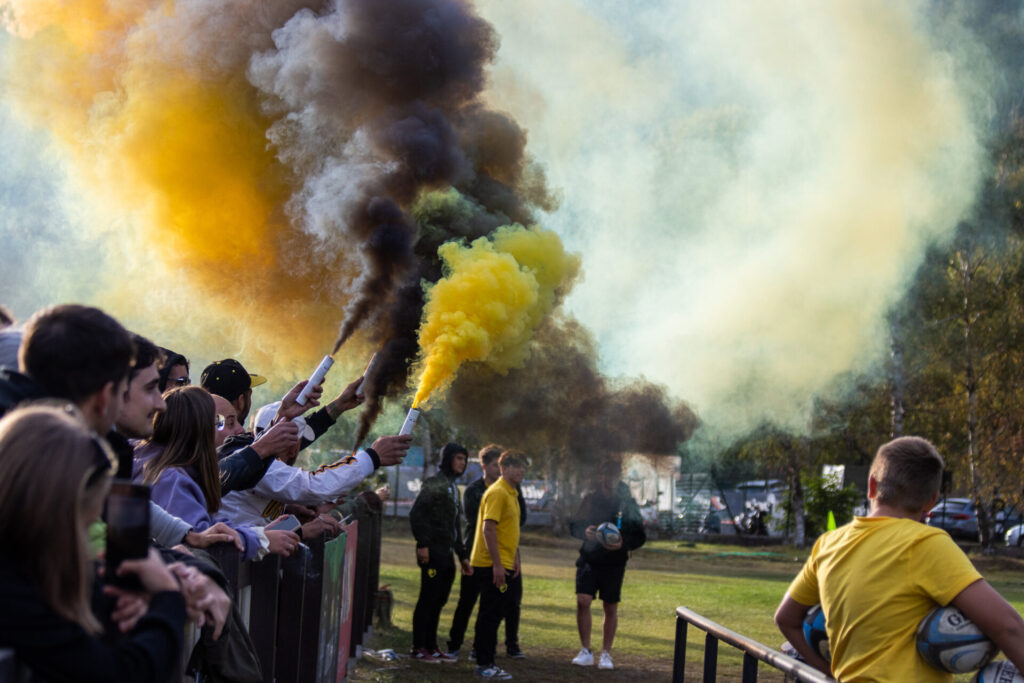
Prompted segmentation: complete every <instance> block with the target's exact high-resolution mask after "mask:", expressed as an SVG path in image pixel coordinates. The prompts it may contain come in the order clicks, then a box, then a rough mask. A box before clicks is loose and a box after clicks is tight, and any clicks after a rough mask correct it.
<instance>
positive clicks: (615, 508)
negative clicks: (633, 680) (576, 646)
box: [569, 460, 647, 670]
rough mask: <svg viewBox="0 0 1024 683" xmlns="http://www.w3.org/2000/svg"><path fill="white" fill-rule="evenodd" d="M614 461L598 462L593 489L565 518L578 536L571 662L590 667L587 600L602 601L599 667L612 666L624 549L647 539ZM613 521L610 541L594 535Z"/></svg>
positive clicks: (589, 625)
mask: <svg viewBox="0 0 1024 683" xmlns="http://www.w3.org/2000/svg"><path fill="white" fill-rule="evenodd" d="M621 474H622V470H621V467H620V466H619V463H617V462H616V461H614V460H607V461H605V462H602V463H601V465H600V467H599V468H598V473H597V482H596V486H595V488H594V490H593V491H592V492H591V493H589V494H587V495H586V496H584V498H583V501H582V502H581V503H580V507H579V509H578V510H577V511H576V515H575V518H574V519H573V520H572V521H571V522H570V523H569V529H570V531H571V532H572V535H573V536H575V537H576V538H579V539H582V540H583V544H582V545H581V546H580V556H579V559H577V560H576V627H577V628H578V629H579V633H580V651H579V653H578V654H577V655H576V656H575V657H574V658H573V660H572V663H573V664H575V665H577V666H593V665H594V653H593V651H592V650H591V648H590V633H591V628H592V618H591V614H590V605H591V603H592V602H593V601H594V598H596V597H600V598H601V602H602V604H603V606H604V622H603V625H602V641H601V647H602V650H601V656H600V659H599V660H598V663H597V668H599V669H606V670H610V669H614V668H615V665H614V664H613V663H612V654H611V653H612V643H614V642H615V631H616V629H617V628H618V625H619V602H620V601H621V599H622V597H621V596H622V580H623V578H624V577H625V575H626V562H627V561H628V560H629V551H631V550H636V549H637V548H639V547H640V546H642V545H643V544H644V542H645V541H646V540H647V535H646V533H645V532H644V521H643V518H642V517H641V515H640V507H639V506H638V505H637V504H636V501H635V500H633V497H632V496H631V495H630V493H629V488H628V487H627V486H626V485H625V484H624V483H623V482H621V481H619V477H620V476H621ZM605 522H608V523H611V524H614V525H615V526H616V528H617V529H618V530H619V532H620V538H619V540H618V541H617V542H615V543H610V544H608V545H604V544H602V543H601V541H600V540H599V539H598V537H597V528H598V526H599V525H601V524H603V523H605Z"/></svg>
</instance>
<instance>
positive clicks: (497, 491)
mask: <svg viewBox="0 0 1024 683" xmlns="http://www.w3.org/2000/svg"><path fill="white" fill-rule="evenodd" d="M487 519H490V520H493V521H495V522H496V523H497V525H498V527H497V532H498V555H499V556H500V557H501V564H502V566H504V567H505V569H508V570H510V571H511V569H512V568H513V567H515V564H516V548H518V547H519V496H518V495H517V494H516V490H515V488H514V487H513V486H512V485H511V484H509V483H508V482H507V481H505V478H504V477H499V478H498V481H496V482H494V483H493V484H491V485H490V486H489V487H488V488H487V490H486V491H484V497H483V498H482V499H481V500H480V514H478V515H477V516H476V533H474V535H473V554H472V555H471V556H470V558H469V563H470V564H471V565H473V566H474V567H490V566H492V565H493V564H494V563H493V562H492V561H491V553H490V552H488V551H487V544H486V543H484V520H487Z"/></svg>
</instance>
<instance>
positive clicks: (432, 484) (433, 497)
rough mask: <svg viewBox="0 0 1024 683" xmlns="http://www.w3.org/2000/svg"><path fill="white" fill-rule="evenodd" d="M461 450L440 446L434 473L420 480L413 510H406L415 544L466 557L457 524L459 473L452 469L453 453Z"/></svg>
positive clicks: (461, 558) (458, 517)
mask: <svg viewBox="0 0 1024 683" xmlns="http://www.w3.org/2000/svg"><path fill="white" fill-rule="evenodd" d="M464 452H465V451H464V450H460V449H458V448H448V446H445V448H444V449H442V455H441V465H440V467H439V468H438V472H437V474H435V475H434V476H432V477H428V478H427V479H426V481H424V482H423V486H422V487H421V488H420V492H419V495H417V496H416V501H415V502H414V503H413V504H412V510H410V511H409V524H410V526H412V535H413V536H414V537H415V538H416V547H417V548H430V549H431V555H433V554H435V553H439V554H444V553H448V556H449V557H451V551H452V550H454V551H455V554H456V555H458V556H459V559H460V560H465V559H468V558H469V552H468V551H467V549H466V544H465V541H464V539H463V538H462V531H461V529H460V528H459V527H460V524H459V519H460V517H461V514H462V504H461V502H460V501H459V487H458V486H457V485H456V484H455V480H456V479H458V477H459V475H458V474H456V473H455V472H453V471H452V461H453V460H454V459H455V455H456V454H457V453H464Z"/></svg>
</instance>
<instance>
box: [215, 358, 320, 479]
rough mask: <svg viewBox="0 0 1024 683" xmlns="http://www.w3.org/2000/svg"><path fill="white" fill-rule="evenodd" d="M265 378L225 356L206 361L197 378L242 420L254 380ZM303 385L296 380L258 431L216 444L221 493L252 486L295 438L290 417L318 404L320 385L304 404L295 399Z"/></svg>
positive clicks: (294, 427)
mask: <svg viewBox="0 0 1024 683" xmlns="http://www.w3.org/2000/svg"><path fill="white" fill-rule="evenodd" d="M254 381H256V383H257V384H260V383H262V382H265V381H266V380H265V379H263V378H262V377H260V376H259V375H252V374H250V373H248V372H246V371H245V368H244V367H243V366H242V364H241V363H239V362H238V361H237V360H234V359H232V358H228V359H226V360H222V361H217V362H216V363H211V364H210V365H207V366H206V368H205V369H204V370H203V374H202V379H201V381H200V383H201V386H202V387H203V389H206V390H207V391H208V392H210V393H211V394H214V395H217V396H220V397H222V398H223V399H225V400H226V401H228V403H230V404H231V407H232V408H234V410H235V419H236V420H237V421H238V422H239V423H242V424H244V423H245V418H246V417H247V416H248V414H249V409H250V407H251V405H252V403H251V401H252V387H253V382H254ZM305 386H306V382H305V380H303V381H302V382H299V383H298V384H296V385H295V386H294V387H292V389H291V390H290V391H289V392H288V393H287V394H285V396H284V398H283V399H281V407H280V408H279V409H278V413H277V415H276V416H275V419H274V424H273V425H272V426H271V427H270V429H267V430H266V431H265V432H263V433H261V434H260V435H259V439H257V438H256V436H254V435H253V434H251V433H249V432H242V433H241V434H237V435H234V436H227V437H226V438H225V439H224V440H223V443H222V444H221V445H220V446H219V447H218V448H217V458H218V464H219V467H220V472H221V494H222V495H224V494H227V493H230V492H231V491H243V490H245V489H251V488H252V487H254V486H256V484H257V483H258V482H259V481H260V479H262V478H263V475H264V474H266V471H267V468H269V467H270V464H271V463H272V462H273V459H274V458H275V457H276V456H277V455H279V454H281V453H283V452H285V450H287V449H288V448H290V447H291V446H292V444H294V443H295V441H296V440H297V439H298V434H299V430H298V426H297V425H296V424H295V423H293V422H292V421H291V418H293V417H298V416H299V415H302V413H304V412H305V411H306V410H308V409H310V408H312V407H314V406H316V405H318V404H319V398H320V394H321V393H322V391H323V388H322V387H321V386H319V385H318V386H316V387H314V388H313V389H312V390H310V392H309V398H308V400H307V401H306V404H305V405H304V406H303V405H299V404H298V403H297V402H296V400H295V399H296V397H298V395H299V392H300V391H302V389H303V387H305Z"/></svg>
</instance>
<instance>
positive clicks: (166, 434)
mask: <svg viewBox="0 0 1024 683" xmlns="http://www.w3.org/2000/svg"><path fill="white" fill-rule="evenodd" d="M164 400H165V402H166V403H167V409H166V410H165V411H164V412H162V413H159V414H157V417H156V421H155V423H154V425H153V436H152V438H151V439H149V440H148V441H145V442H143V443H141V444H140V445H139V446H138V447H137V448H136V451H135V455H136V460H135V473H134V479H135V480H136V481H138V482H140V483H143V484H149V485H150V486H151V487H152V496H153V501H154V502H156V503H157V504H158V505H160V506H162V507H164V508H165V509H167V510H168V511H169V512H171V513H172V514H175V515H177V516H178V517H180V518H181V519H183V520H185V522H187V523H188V524H190V525H191V526H192V527H193V528H195V529H197V530H200V531H202V530H204V529H207V528H209V527H211V526H213V525H214V524H215V523H216V522H225V523H227V524H228V526H231V527H232V528H233V529H235V530H236V531H237V532H238V533H239V534H240V536H241V538H242V544H243V546H244V551H243V556H244V559H247V560H248V559H253V558H256V557H260V558H262V557H263V556H264V555H265V554H266V553H268V552H270V553H277V554H281V555H286V556H287V555H289V554H291V552H292V551H294V550H295V548H296V547H297V546H298V543H299V538H298V536H296V535H295V534H294V533H292V532H290V531H266V530H264V529H263V528H262V527H250V526H243V525H236V524H233V523H232V522H230V520H228V519H226V518H224V517H223V516H221V515H219V514H218V512H219V510H220V501H221V484H220V469H219V467H218V466H217V452H216V450H215V449H214V446H213V439H214V431H215V430H216V428H217V427H216V423H215V413H214V405H213V399H212V398H211V397H210V394H208V393H207V392H206V391H205V390H204V389H201V388H200V387H182V388H180V389H171V390H170V391H168V392H167V393H166V394H164Z"/></svg>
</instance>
